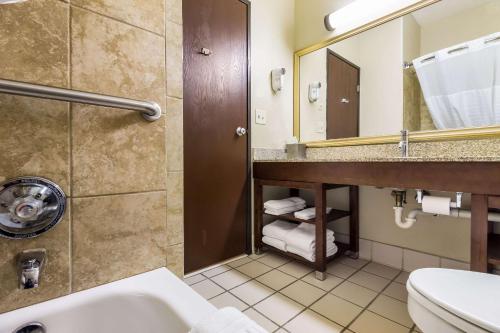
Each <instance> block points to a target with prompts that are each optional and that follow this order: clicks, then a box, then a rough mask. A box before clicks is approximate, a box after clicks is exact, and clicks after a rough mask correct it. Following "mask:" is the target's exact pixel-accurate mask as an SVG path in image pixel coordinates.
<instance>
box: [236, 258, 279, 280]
mask: <svg viewBox="0 0 500 333" xmlns="http://www.w3.org/2000/svg"><path fill="white" fill-rule="evenodd" d="M266 257H267V256H265V257H264V258H266ZM236 269H237V270H238V271H240V272H242V273H243V274H245V275H248V276H250V277H251V278H256V277H257V276H259V275H262V274H264V273H267V272H269V271H270V270H272V268H271V267H269V266H267V265H264V264H262V263H260V262H258V261H252V262H249V263H248V264H244V265H242V266H239V267H237V268H236Z"/></svg>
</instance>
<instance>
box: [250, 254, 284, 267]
mask: <svg viewBox="0 0 500 333" xmlns="http://www.w3.org/2000/svg"><path fill="white" fill-rule="evenodd" d="M258 261H259V262H261V263H263V264H266V265H267V266H270V267H273V268H276V267H278V266H282V265H284V264H286V263H287V262H290V259H288V258H285V257H283V256H279V255H277V254H274V253H270V254H268V255H267V256H265V257H263V258H260V259H258Z"/></svg>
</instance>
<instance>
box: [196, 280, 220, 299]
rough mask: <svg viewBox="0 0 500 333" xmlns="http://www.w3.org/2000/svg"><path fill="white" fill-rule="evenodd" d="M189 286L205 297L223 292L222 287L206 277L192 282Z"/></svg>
mask: <svg viewBox="0 0 500 333" xmlns="http://www.w3.org/2000/svg"><path fill="white" fill-rule="evenodd" d="M191 288H193V289H194V291H196V292H197V293H198V294H200V295H201V296H203V297H204V298H206V299H209V298H212V297H214V296H217V295H219V294H222V293H223V292H224V289H222V288H221V287H219V286H218V285H216V284H215V283H213V282H212V281H210V280H208V279H207V280H203V281H201V282H198V283H196V284H193V285H192V286H191Z"/></svg>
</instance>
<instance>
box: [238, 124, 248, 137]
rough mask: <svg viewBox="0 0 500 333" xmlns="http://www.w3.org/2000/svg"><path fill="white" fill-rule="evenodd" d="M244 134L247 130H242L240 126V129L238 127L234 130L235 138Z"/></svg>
mask: <svg viewBox="0 0 500 333" xmlns="http://www.w3.org/2000/svg"><path fill="white" fill-rule="evenodd" d="M245 134H247V130H246V128H244V127H241V126H240V127H238V128H237V129H236V135H237V136H243V135H245Z"/></svg>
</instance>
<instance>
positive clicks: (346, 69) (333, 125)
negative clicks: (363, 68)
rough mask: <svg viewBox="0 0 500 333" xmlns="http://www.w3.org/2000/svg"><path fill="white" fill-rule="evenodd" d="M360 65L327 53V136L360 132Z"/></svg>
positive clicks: (329, 137) (343, 136)
mask: <svg viewBox="0 0 500 333" xmlns="http://www.w3.org/2000/svg"><path fill="white" fill-rule="evenodd" d="M359 74H360V71H359V67H358V66H356V65H354V64H353V63H351V62H349V61H348V60H346V59H344V58H342V57H341V56H339V55H338V54H336V53H334V52H333V51H331V50H328V53H327V102H326V104H327V109H326V110H327V111H326V138H327V139H338V138H350V137H356V136H359V84H360V83H359V77H360V76H359Z"/></svg>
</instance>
